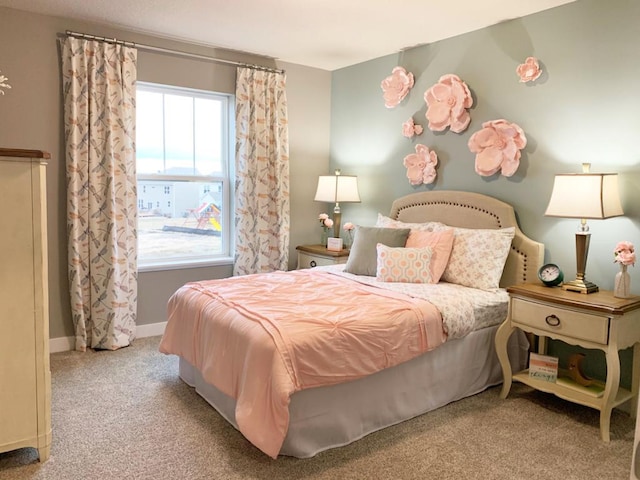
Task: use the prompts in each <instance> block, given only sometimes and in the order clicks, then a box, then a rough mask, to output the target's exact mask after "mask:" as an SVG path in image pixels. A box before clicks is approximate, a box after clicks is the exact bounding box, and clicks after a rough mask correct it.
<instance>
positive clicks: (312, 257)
mask: <svg viewBox="0 0 640 480" xmlns="http://www.w3.org/2000/svg"><path fill="white" fill-rule="evenodd" d="M296 250H298V269H301V268H312V267H320V266H324V265H336V264H339V263H347V259H348V258H349V250H347V249H342V250H341V251H339V252H334V251H331V250H327V247H325V246H324V245H299V246H297V247H296Z"/></svg>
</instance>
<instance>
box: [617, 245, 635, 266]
mask: <svg viewBox="0 0 640 480" xmlns="http://www.w3.org/2000/svg"><path fill="white" fill-rule="evenodd" d="M613 256H614V259H613V261H614V262H616V263H619V264H621V265H627V266H628V265H631V266H634V265H635V264H636V252H635V249H634V247H633V243H631V242H627V241H624V242H619V243H618V245H616V248H615V249H614V250H613Z"/></svg>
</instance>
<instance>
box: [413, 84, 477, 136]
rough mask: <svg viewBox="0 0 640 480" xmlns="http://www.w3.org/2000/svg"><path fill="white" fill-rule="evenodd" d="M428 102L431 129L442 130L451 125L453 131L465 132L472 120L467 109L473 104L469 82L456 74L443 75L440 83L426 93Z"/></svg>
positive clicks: (425, 96)
mask: <svg viewBox="0 0 640 480" xmlns="http://www.w3.org/2000/svg"><path fill="white" fill-rule="evenodd" d="M424 101H425V102H427V107H428V108H427V113H426V117H427V120H429V129H430V130H432V131H435V132H442V131H443V130H444V129H445V128H447V127H449V128H450V130H451V131H452V132H455V133H460V132H463V131H464V130H465V129H466V128H467V127H468V126H469V122H471V116H470V115H469V112H468V111H467V110H466V109H467V108H471V106H472V105H473V98H472V97H471V92H470V91H469V87H467V84H466V83H464V82H463V81H462V80H460V77H458V76H457V75H454V74H452V73H451V74H448V75H443V76H442V77H440V80H438V83H436V84H435V85H433V86H432V87H431V88H429V89H428V90H427V91H426V92H425V93H424Z"/></svg>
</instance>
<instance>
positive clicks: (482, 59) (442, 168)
mask: <svg viewBox="0 0 640 480" xmlns="http://www.w3.org/2000/svg"><path fill="white" fill-rule="evenodd" d="M639 23H640V2H638V1H635V0H634V1H632V0H609V1H607V2H603V1H599V0H578V1H577V2H575V3H571V4H568V5H565V6H561V7H557V8H555V9H551V10H548V11H545V12H542V13H538V14H535V15H531V16H527V17H525V18H523V19H517V20H512V21H507V22H504V23H502V24H499V25H496V26H493V27H490V28H485V29H482V30H479V31H475V32H472V33H468V34H465V35H461V36H458V37H455V38H451V39H447V40H444V41H441V42H437V43H434V44H430V45H424V46H420V47H418V48H413V49H411V50H407V51H405V52H402V53H398V54H395V55H389V56H385V57H382V58H379V59H376V60H372V61H369V62H365V63H362V64H358V65H355V66H352V67H348V68H344V69H341V70H338V71H335V72H334V73H333V81H332V103H331V165H332V168H333V167H340V168H342V171H343V172H344V173H350V174H357V175H358V181H359V187H360V190H361V197H362V203H361V204H357V205H354V204H350V205H345V207H344V213H343V221H355V222H359V223H364V224H372V223H373V222H375V215H376V213H377V212H382V213H386V212H388V210H389V206H390V204H391V201H392V200H393V199H394V198H396V197H398V196H401V195H405V194H409V193H412V192H415V191H422V190H429V189H437V190H468V191H473V192H480V193H485V194H488V195H492V196H495V197H497V198H499V199H501V200H503V201H506V202H508V203H511V204H512V205H514V207H515V209H516V212H517V214H518V218H519V221H520V224H521V227H522V229H523V230H524V232H525V233H526V234H527V235H529V236H530V237H532V238H534V239H536V240H538V241H541V242H543V243H544V244H545V247H546V249H545V253H546V260H547V261H553V262H556V263H558V264H559V265H560V267H561V268H562V269H563V271H564V272H565V275H566V276H567V277H569V278H570V279H572V278H575V273H576V272H575V270H576V267H575V265H576V262H575V245H574V232H575V231H576V229H577V227H578V225H579V220H572V219H558V218H550V217H545V216H544V211H545V209H546V206H547V203H548V200H549V197H550V194H551V189H552V185H553V177H554V175H555V174H556V173H567V172H580V171H581V163H582V162H590V163H591V164H592V169H591V170H592V171H593V172H619V174H620V186H621V190H622V191H621V195H622V203H623V208H624V210H625V217H623V218H612V219H607V220H591V221H589V222H588V224H589V225H590V227H591V232H592V238H591V248H590V252H589V260H588V264H587V278H588V279H590V280H592V281H593V282H595V283H596V284H598V285H599V286H600V287H601V288H604V289H612V288H613V281H614V276H615V274H616V272H617V271H618V270H619V267H618V266H617V265H615V264H614V263H613V253H612V251H613V248H614V247H615V245H616V243H617V242H618V241H620V240H630V241H632V242H634V243H635V244H636V246H638V247H639V248H640V204H639V199H640V193H639V191H638V187H639V186H640V170H639V168H638V167H639V164H640V151H639V148H638V141H637V138H638V132H640V111H639V107H640V89H639V88H638V87H639V85H640V83H639V82H640V80H638V79H639V78H640V48H638V33H637V32H638V24H639ZM528 56H536V57H538V58H539V59H540V61H541V64H542V68H543V69H544V73H543V75H542V77H541V78H540V79H538V80H537V81H536V82H535V84H522V83H519V81H518V77H517V76H516V74H515V69H516V67H517V65H518V64H519V63H522V62H524V60H525V58H526V57H528ZM397 65H400V66H403V67H405V68H406V69H407V71H409V72H412V73H413V75H414V76H415V86H414V88H413V89H412V90H411V91H410V93H409V95H408V96H407V98H405V100H404V101H403V102H402V103H401V104H400V105H399V106H398V107H396V108H395V109H387V108H385V106H384V103H383V99H382V90H381V89H380V82H381V81H382V80H383V79H384V78H385V77H386V76H388V75H390V74H391V70H392V69H393V68H394V67H395V66H397ZM448 73H455V74H457V75H459V76H460V77H461V78H462V79H463V80H464V81H465V82H466V83H467V85H468V86H469V88H470V89H471V91H472V94H473V97H474V105H473V107H472V109H471V119H472V120H471V124H470V126H469V128H468V129H467V130H466V131H465V132H463V133H462V134H456V133H452V132H449V131H446V132H442V133H436V132H431V131H430V130H429V129H428V128H427V121H426V119H425V112H426V105H425V102H424V99H423V95H424V92H425V91H426V90H427V89H428V88H429V87H430V86H431V85H433V84H434V83H435V82H437V80H438V79H439V78H440V76H442V75H444V74H448ZM411 116H413V118H414V119H415V122H416V123H417V124H420V125H423V126H424V128H425V133H423V134H422V135H420V136H417V137H414V138H413V139H411V140H410V139H407V138H405V137H403V136H402V130H401V125H402V123H403V122H404V121H405V120H407V119H408V118H409V117H411ZM499 118H505V119H507V120H509V121H512V122H515V123H517V124H518V125H520V126H521V127H522V128H523V129H524V131H525V134H526V136H527V139H528V144H527V146H526V148H525V149H524V151H523V156H522V160H521V163H520V167H519V169H518V171H517V172H516V174H515V175H514V176H512V177H510V178H506V177H502V176H499V175H496V176H492V177H481V176H479V175H477V174H476V173H475V171H474V159H475V155H474V154H472V153H471V152H470V151H469V149H468V147H467V142H468V140H469V137H470V136H471V135H472V134H473V133H474V132H476V131H477V130H479V129H480V128H481V124H482V123H483V122H485V121H488V120H494V119H499ZM418 143H422V144H424V145H427V146H428V147H430V148H431V149H434V150H435V151H436V152H437V154H438V158H439V164H438V167H437V172H438V176H437V179H436V182H435V183H434V184H431V185H428V186H425V185H422V186H418V187H413V186H411V185H410V184H409V182H408V180H407V179H406V176H405V175H406V169H405V168H404V167H403V165H402V161H403V158H404V157H405V156H406V155H408V154H410V153H413V152H414V151H415V150H414V148H415V145H416V144H418ZM639 270H640V265H638V266H637V267H636V268H630V269H629V271H630V273H631V282H632V290H633V292H634V293H635V294H639V293H640V271H639Z"/></svg>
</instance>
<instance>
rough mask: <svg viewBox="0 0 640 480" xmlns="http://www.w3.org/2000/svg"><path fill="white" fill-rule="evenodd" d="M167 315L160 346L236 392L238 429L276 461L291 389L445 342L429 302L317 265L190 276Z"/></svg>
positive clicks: (374, 367)
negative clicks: (213, 277)
mask: <svg viewBox="0 0 640 480" xmlns="http://www.w3.org/2000/svg"><path fill="white" fill-rule="evenodd" d="M168 313H169V321H168V323H167V327H166V330H165V333H164V336H163V338H162V341H161V343H160V351H161V352H163V353H169V354H176V355H179V356H181V357H183V358H184V359H185V360H187V361H188V362H189V363H191V364H192V365H194V366H195V367H197V368H198V369H199V370H200V372H201V373H202V376H203V378H204V379H205V380H206V381H207V382H208V383H210V384H213V385H215V386H216V387H217V388H218V389H219V390H220V391H222V392H224V393H225V394H226V395H228V396H230V397H232V398H234V399H235V400H236V411H235V416H236V423H237V424H238V428H239V429H240V431H241V432H242V434H243V435H244V436H245V437H246V438H247V439H248V440H249V441H251V442H252V443H253V444H254V445H255V446H257V447H258V448H259V449H260V450H262V451H263V452H264V453H266V454H267V455H269V456H271V457H273V458H276V457H277V455H278V452H279V451H280V448H281V446H282V443H283V441H284V438H285V436H286V434H287V429H288V425H289V409H288V406H289V399H290V396H291V395H292V394H293V393H294V392H296V391H298V390H302V389H305V388H311V387H317V386H323V385H331V384H336V383H340V382H346V381H349V380H354V379H357V378H360V377H363V376H365V375H369V374H372V373H375V372H377V371H379V370H382V369H384V368H388V367H391V366H393V365H397V364H399V363H401V362H405V361H407V360H410V359H411V358H413V357H416V356H418V355H420V354H421V353H423V352H425V351H428V350H431V349H433V348H435V347H437V346H438V345H440V344H442V343H443V342H444V341H445V340H446V334H445V333H444V331H443V328H442V318H441V315H440V313H439V311H438V310H437V309H436V308H435V307H434V306H433V305H432V304H431V303H429V302H427V301H425V300H420V299H415V298H411V297H409V296H406V295H403V294H399V293H395V292H391V291H388V290H384V289H380V288H376V287H371V286H368V285H363V284H360V283H358V282H354V281H351V280H348V279H346V278H342V277H339V276H335V275H331V274H329V273H327V272H323V271H317V270H312V269H308V270H296V271H291V272H274V273H267V274H256V275H247V276H243V277H233V278H227V279H222V280H211V281H204V282H195V283H188V284H186V285H184V286H183V287H181V288H180V289H179V290H178V291H177V292H176V293H175V294H174V295H173V296H172V297H171V299H170V300H169V305H168Z"/></svg>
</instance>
